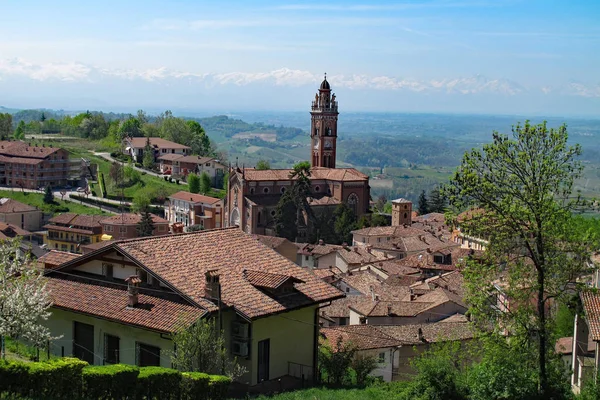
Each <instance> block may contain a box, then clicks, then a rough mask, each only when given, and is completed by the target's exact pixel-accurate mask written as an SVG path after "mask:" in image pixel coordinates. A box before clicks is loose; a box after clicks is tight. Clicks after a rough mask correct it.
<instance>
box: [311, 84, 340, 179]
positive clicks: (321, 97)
mask: <svg viewBox="0 0 600 400" xmlns="http://www.w3.org/2000/svg"><path fill="white" fill-rule="evenodd" d="M338 114H339V113H338V104H337V101H336V100H335V94H332V93H331V86H330V85H329V82H327V74H325V79H324V80H323V82H322V83H321V86H320V87H319V92H318V93H317V94H315V99H314V100H313V102H312V107H311V111H310V116H311V117H310V121H311V126H310V138H311V147H310V151H311V158H310V159H311V165H312V166H313V167H325V168H335V149H336V140H337V120H338Z"/></svg>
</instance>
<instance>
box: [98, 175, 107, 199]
mask: <svg viewBox="0 0 600 400" xmlns="http://www.w3.org/2000/svg"><path fill="white" fill-rule="evenodd" d="M98 186H100V196H101V197H104V198H106V195H107V194H108V192H107V191H106V181H105V180H104V173H102V172H100V173H99V174H98Z"/></svg>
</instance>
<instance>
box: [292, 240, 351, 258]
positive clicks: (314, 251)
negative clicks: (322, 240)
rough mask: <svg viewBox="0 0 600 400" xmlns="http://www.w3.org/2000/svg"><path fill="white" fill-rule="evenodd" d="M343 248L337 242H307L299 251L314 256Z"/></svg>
mask: <svg viewBox="0 0 600 400" xmlns="http://www.w3.org/2000/svg"><path fill="white" fill-rule="evenodd" d="M339 249H342V246H338V245H336V244H310V243H308V244H305V245H304V247H302V248H301V249H300V250H299V251H298V252H299V253H301V254H306V255H312V256H313V257H317V258H318V257H321V256H324V255H327V254H330V253H333V252H334V251H337V250H339Z"/></svg>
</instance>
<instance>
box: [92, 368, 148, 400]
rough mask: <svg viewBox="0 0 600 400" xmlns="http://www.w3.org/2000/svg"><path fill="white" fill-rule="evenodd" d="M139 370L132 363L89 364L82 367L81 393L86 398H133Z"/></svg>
mask: <svg viewBox="0 0 600 400" xmlns="http://www.w3.org/2000/svg"><path fill="white" fill-rule="evenodd" d="M139 373H140V370H139V369H138V368H137V367H134V366H132V365H125V364H115V365H105V366H89V367H85V368H84V369H83V393H84V397H85V398H87V399H126V398H134V397H135V394H136V390H137V382H136V380H137V377H138V374H139Z"/></svg>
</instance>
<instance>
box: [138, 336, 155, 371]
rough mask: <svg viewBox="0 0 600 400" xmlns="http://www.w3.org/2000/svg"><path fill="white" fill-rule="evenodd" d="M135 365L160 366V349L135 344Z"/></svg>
mask: <svg viewBox="0 0 600 400" xmlns="http://www.w3.org/2000/svg"><path fill="white" fill-rule="evenodd" d="M135 364H136V365H137V366H138V367H158V366H160V348H158V347H156V346H150V345H149V344H144V343H140V342H136V343H135Z"/></svg>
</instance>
